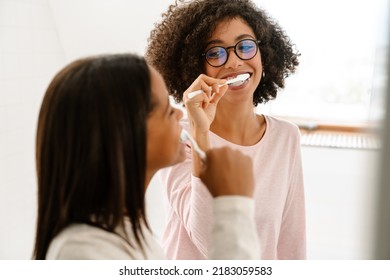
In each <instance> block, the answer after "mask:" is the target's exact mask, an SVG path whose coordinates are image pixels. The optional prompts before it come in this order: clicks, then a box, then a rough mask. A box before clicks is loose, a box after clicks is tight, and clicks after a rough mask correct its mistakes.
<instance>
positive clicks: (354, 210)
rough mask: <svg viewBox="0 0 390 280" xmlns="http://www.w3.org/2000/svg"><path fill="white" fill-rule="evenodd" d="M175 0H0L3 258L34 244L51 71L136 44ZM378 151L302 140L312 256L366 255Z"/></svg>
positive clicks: (154, 219) (156, 190) (153, 204)
mask: <svg viewBox="0 0 390 280" xmlns="http://www.w3.org/2000/svg"><path fill="white" fill-rule="evenodd" d="M172 2H173V1H170V0H164V1H162V0H153V1H139V2H135V1H127V0H111V1H106V0H82V1H80V0H77V1H76V0H67V1H65V0H0V259H28V258H30V257H31V254H32V249H33V240H34V228H35V221H36V176H35V162H34V152H35V151H34V141H35V129H36V121H37V115H38V110H39V106H40V102H41V100H42V96H43V94H44V91H45V89H46V87H47V85H48V83H49V81H50V80H51V78H52V77H53V75H54V74H55V73H56V72H57V71H58V70H59V69H60V68H62V67H63V66H64V65H65V64H66V63H68V62H69V61H71V60H73V59H76V58H78V57H80V56H85V55H90V54H97V53H108V52H127V51H130V52H136V53H139V54H142V53H143V52H144V49H145V46H146V38H147V37H148V34H149V31H150V29H151V28H152V27H153V23H154V22H156V21H158V20H159V18H160V14H161V13H162V12H163V11H164V10H165V9H166V7H168V5H169V4H170V3H172ZM134 3H137V4H134ZM378 152H379V151H376V150H367V151H366V150H343V149H325V148H308V147H304V148H303V151H302V155H303V163H304V169H305V183H306V201H307V214H308V216H307V219H308V256H309V258H311V259H365V258H369V257H370V250H371V249H370V238H371V233H370V227H371V221H372V219H371V209H372V200H371V197H372V196H373V195H374V192H375V188H376V169H377V168H376V164H377V161H376V157H377V155H378ZM161 188H162V186H161V185H160V183H159V180H158V178H157V177H156V178H154V180H153V181H152V184H151V186H150V187H149V189H148V192H147V205H148V209H147V211H148V214H149V215H148V218H149V220H150V223H151V225H152V228H153V229H154V231H155V233H156V236H157V237H159V236H161V233H162V229H163V224H164V213H163V212H162V211H160V210H159V208H157V207H159V206H160V207H162V199H161Z"/></svg>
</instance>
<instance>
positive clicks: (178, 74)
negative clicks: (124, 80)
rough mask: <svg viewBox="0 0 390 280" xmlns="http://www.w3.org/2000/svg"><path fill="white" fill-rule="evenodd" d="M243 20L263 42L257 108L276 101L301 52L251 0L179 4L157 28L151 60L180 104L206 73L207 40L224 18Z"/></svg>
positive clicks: (150, 45) (149, 50) (149, 54)
mask: <svg viewBox="0 0 390 280" xmlns="http://www.w3.org/2000/svg"><path fill="white" fill-rule="evenodd" d="M232 18H241V19H243V20H244V21H245V22H246V23H247V24H248V25H249V26H250V27H251V28H252V29H253V32H254V34H255V35H256V39H257V40H260V44H259V48H260V52H261V57H262V62H263V70H264V72H265V77H263V78H262V79H261V82H260V84H259V85H258V87H257V89H256V91H255V93H254V97H253V104H254V105H255V106H256V105H258V104H259V103H265V102H267V101H268V100H271V99H274V98H275V97H276V95H277V91H278V89H279V88H283V87H284V80H285V78H286V77H288V76H289V75H290V73H294V72H295V68H296V66H298V64H299V62H298V56H299V53H298V52H296V51H294V49H293V44H292V43H291V42H290V39H289V38H288V37H287V35H286V34H285V32H284V31H283V30H282V29H281V27H280V26H279V25H278V24H277V22H275V21H274V20H273V19H272V18H270V17H269V16H268V15H267V14H266V12H265V11H263V10H261V9H260V8H258V7H256V5H255V4H254V3H253V2H251V1H249V0H198V1H176V3H175V4H174V5H171V6H170V7H169V9H168V10H167V12H166V13H164V14H163V19H162V21H161V22H160V23H158V24H156V25H155V29H154V30H152V32H151V34H150V37H149V41H148V48H147V52H146V59H147V60H148V62H149V63H150V64H151V65H153V66H154V67H155V68H156V69H157V70H158V71H159V72H160V73H161V74H162V76H163V77H164V79H165V82H166V84H167V87H168V90H169V91H170V94H171V95H172V96H173V97H174V98H175V100H176V102H181V101H182V97H183V92H184V91H185V90H186V89H187V88H188V87H189V86H190V85H191V84H192V82H193V81H194V80H195V79H196V78H197V77H198V76H199V75H200V74H201V73H203V72H204V63H205V61H204V58H203V57H202V53H203V52H204V51H205V47H206V44H207V40H208V39H209V38H210V36H211V35H212V33H213V31H214V30H215V28H216V25H217V24H218V23H220V22H221V21H222V20H225V19H232Z"/></svg>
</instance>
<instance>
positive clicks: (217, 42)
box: [206, 34, 254, 47]
mask: <svg viewBox="0 0 390 280" xmlns="http://www.w3.org/2000/svg"><path fill="white" fill-rule="evenodd" d="M247 37H251V38H252V39H254V38H253V36H252V35H250V34H241V35H239V36H237V37H236V38H235V40H236V41H240V40H242V39H245V38H247ZM221 43H223V41H222V40H219V39H216V40H212V41H210V42H208V43H207V45H206V47H207V46H209V45H211V44H221Z"/></svg>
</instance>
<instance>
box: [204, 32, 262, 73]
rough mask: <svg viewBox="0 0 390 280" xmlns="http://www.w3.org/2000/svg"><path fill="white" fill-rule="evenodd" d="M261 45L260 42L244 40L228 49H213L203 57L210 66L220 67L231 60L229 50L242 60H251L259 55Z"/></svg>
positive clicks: (216, 47)
mask: <svg viewBox="0 0 390 280" xmlns="http://www.w3.org/2000/svg"><path fill="white" fill-rule="evenodd" d="M259 43H260V41H259V40H253V39H244V40H241V41H239V42H238V43H237V44H236V45H234V46H230V47H227V48H224V47H221V46H215V47H212V48H210V49H208V50H207V51H206V52H205V53H203V54H202V56H204V57H205V58H206V61H207V63H208V64H209V65H211V66H213V67H220V66H222V65H224V64H225V63H226V62H227V60H228V59H229V49H233V50H234V53H235V54H236V55H237V56H238V57H239V58H240V59H242V60H249V59H251V58H253V57H254V56H255V55H256V54H257V50H258V48H259V46H258V44H259Z"/></svg>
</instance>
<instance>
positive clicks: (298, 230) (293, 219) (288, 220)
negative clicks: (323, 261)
mask: <svg viewBox="0 0 390 280" xmlns="http://www.w3.org/2000/svg"><path fill="white" fill-rule="evenodd" d="M296 135H297V137H296V142H295V155H294V160H293V162H292V163H293V164H292V167H291V173H290V174H291V177H290V186H289V191H288V195H287V200H286V204H285V208H284V210H283V216H282V226H281V229H280V235H279V241H278V248H277V254H278V256H277V258H278V259H287V260H292V259H294V260H299V259H306V218H305V217H306V211H305V194H304V180H303V170H302V159H301V148H300V134H299V131H297V134H296Z"/></svg>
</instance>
